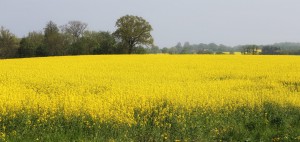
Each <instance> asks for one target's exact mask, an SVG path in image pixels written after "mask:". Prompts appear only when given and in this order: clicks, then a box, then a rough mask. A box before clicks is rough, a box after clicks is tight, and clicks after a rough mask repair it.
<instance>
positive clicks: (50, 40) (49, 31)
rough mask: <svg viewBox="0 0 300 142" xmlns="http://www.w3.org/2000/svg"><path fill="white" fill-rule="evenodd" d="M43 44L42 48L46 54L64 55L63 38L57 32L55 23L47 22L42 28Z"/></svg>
mask: <svg viewBox="0 0 300 142" xmlns="http://www.w3.org/2000/svg"><path fill="white" fill-rule="evenodd" d="M44 37H45V38H44V44H43V46H42V48H45V51H46V55H47V56H57V55H64V53H65V52H64V49H63V48H62V47H63V46H62V45H63V39H62V36H61V34H60V33H59V29H58V27H57V25H56V24H55V23H54V22H52V21H50V22H48V23H47V25H46V27H45V30H44Z"/></svg>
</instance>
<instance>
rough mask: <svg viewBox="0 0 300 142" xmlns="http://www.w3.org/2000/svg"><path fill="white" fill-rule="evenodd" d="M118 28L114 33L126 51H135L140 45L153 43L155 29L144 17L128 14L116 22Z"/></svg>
mask: <svg viewBox="0 0 300 142" xmlns="http://www.w3.org/2000/svg"><path fill="white" fill-rule="evenodd" d="M116 27H117V30H116V31H115V32H114V33H113V35H114V36H115V37H116V38H117V39H118V40H119V41H120V43H121V45H122V46H123V48H125V52H126V53H129V54H131V53H133V50H134V48H135V47H137V46H138V45H152V44H153V38H152V36H151V34H150V32H151V31H152V30H153V29H152V27H151V25H150V24H149V22H147V21H146V20H145V19H143V18H142V17H138V16H133V15H126V16H123V17H121V18H120V19H118V20H117V22H116Z"/></svg>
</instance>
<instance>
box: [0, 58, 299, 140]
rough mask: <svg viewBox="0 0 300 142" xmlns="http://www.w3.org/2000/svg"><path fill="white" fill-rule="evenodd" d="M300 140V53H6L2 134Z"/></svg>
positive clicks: (0, 83)
mask: <svg viewBox="0 0 300 142" xmlns="http://www.w3.org/2000/svg"><path fill="white" fill-rule="evenodd" d="M20 140H25V141H32V140H37V141H260V140H263V141H297V140H300V57H299V56H247V55H244V56H243V55H103V56H73V57H48V58H31V59H9V60H0V141H20Z"/></svg>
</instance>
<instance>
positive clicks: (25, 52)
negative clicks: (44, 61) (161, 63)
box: [0, 15, 158, 58]
mask: <svg viewBox="0 0 300 142" xmlns="http://www.w3.org/2000/svg"><path fill="white" fill-rule="evenodd" d="M87 26H88V24H87V23H84V22H81V21H69V22H68V23H67V24H65V25H62V26H58V25H57V24H55V23H54V22H53V21H49V22H48V23H47V24H46V26H45V28H44V30H43V31H41V32H37V31H33V32H29V33H28V34H27V35H26V36H25V37H23V38H18V37H17V36H16V35H14V34H13V33H11V32H10V31H9V30H8V29H6V28H4V27H1V29H0V58H18V57H20V58H23V57H43V56H64V55H90V54H133V53H134V54H142V53H148V52H151V51H152V50H153V49H157V48H158V47H155V46H154V45H153V38H152V36H151V33H150V32H151V31H152V27H151V25H150V24H149V23H148V22H147V21H146V20H145V19H143V18H142V17H138V16H132V15H126V16H123V17H121V18H120V19H118V20H117V22H116V27H117V30H116V31H115V32H113V33H110V32H104V31H89V30H87Z"/></svg>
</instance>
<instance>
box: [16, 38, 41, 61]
mask: <svg viewBox="0 0 300 142" xmlns="http://www.w3.org/2000/svg"><path fill="white" fill-rule="evenodd" d="M43 41H44V35H43V34H42V33H38V32H30V33H29V34H28V36H27V37H24V38H22V39H21V41H20V47H19V49H18V56H19V57H34V56H36V50H37V48H38V47H41V46H42V45H43Z"/></svg>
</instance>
